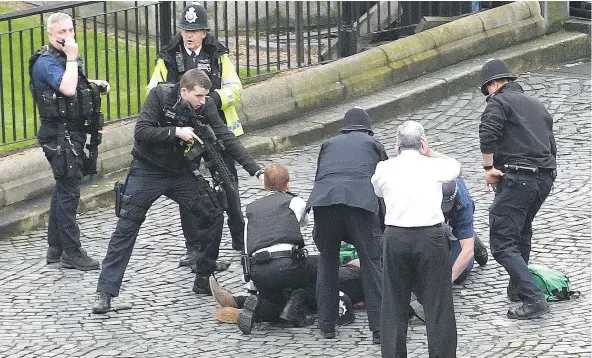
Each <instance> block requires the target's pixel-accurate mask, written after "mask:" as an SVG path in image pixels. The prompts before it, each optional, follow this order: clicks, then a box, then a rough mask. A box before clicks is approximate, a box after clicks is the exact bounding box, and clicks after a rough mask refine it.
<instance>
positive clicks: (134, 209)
mask: <svg viewBox="0 0 592 358" xmlns="http://www.w3.org/2000/svg"><path fill="white" fill-rule="evenodd" d="M204 191H205V190H204V189H203V186H202V185H201V184H200V183H199V180H198V179H197V178H196V177H195V176H194V175H193V174H191V173H190V172H185V173H183V174H171V173H167V172H163V171H162V170H155V169H154V168H152V167H150V166H147V165H145V164H143V163H141V162H139V161H137V160H135V161H134V162H132V168H131V170H130V174H129V177H128V179H127V184H126V187H125V191H124V195H125V196H127V197H128V198H129V199H128V200H127V202H124V203H123V204H122V206H121V211H120V218H119V220H118V221H117V226H116V228H115V232H113V235H111V240H110V241H109V246H108V248H107V254H106V255H105V259H104V260H103V264H102V267H101V274H100V276H99V283H98V285H97V291H99V292H106V293H109V294H110V295H112V296H118V295H119V289H120V287H121V283H122V281H123V275H124V273H125V269H126V267H127V265H128V263H129V260H130V257H131V255H132V250H133V248H134V245H135V243H136V237H137V236H138V232H139V231H140V226H141V225H142V223H143V222H144V219H145V216H146V212H147V211H148V209H150V207H151V206H152V204H153V203H154V202H155V201H156V199H158V198H159V197H161V196H162V195H165V196H167V197H169V198H170V199H172V200H174V201H176V202H177V203H179V204H180V205H184V206H186V207H188V208H189V209H190V210H191V211H192V212H193V213H194V214H195V215H196V217H197V218H198V220H197V225H198V226H199V227H200V228H204V227H214V225H213V223H218V225H216V226H215V227H219V228H220V229H219V230H217V231H211V232H210V235H211V236H210V237H208V238H205V237H204V238H202V240H204V241H205V240H206V239H207V240H212V241H216V240H217V241H218V242H219V240H220V237H221V236H222V226H221V223H222V220H223V218H224V217H223V215H222V210H221V209H220V207H219V205H218V204H217V202H215V198H214V194H213V193H206V192H204ZM210 191H211V189H210ZM162 224H163V225H168V223H166V222H163V223H162ZM215 267H216V261H215V260H214V262H213V264H212V263H211V262H206V263H204V262H198V274H201V275H202V276H207V275H210V274H211V273H212V272H214V269H215Z"/></svg>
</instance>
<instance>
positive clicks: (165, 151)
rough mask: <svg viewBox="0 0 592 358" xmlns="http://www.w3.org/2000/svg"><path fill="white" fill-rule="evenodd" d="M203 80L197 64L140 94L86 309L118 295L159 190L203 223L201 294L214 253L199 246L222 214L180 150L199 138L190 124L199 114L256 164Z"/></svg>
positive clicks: (212, 242) (250, 166)
mask: <svg viewBox="0 0 592 358" xmlns="http://www.w3.org/2000/svg"><path fill="white" fill-rule="evenodd" d="M211 86H212V83H211V81H210V79H209V78H208V76H207V75H206V74H205V73H204V72H203V71H202V70H198V69H192V70H189V71H187V72H186V73H185V74H184V75H183V77H181V81H180V82H179V83H178V84H159V85H158V86H156V88H154V89H153V90H152V91H150V93H149V95H148V97H147V98H146V103H145V104H144V107H143V108H142V110H141V112H140V116H139V119H138V122H137V124H136V128H135V131H134V148H133V150H132V155H133V161H132V164H131V168H130V174H129V176H128V178H127V179H126V184H125V189H123V195H122V196H121V201H122V204H121V208H120V210H118V212H117V216H118V217H119V221H118V222H117V227H116V229H115V232H114V233H113V235H112V236H111V241H110V242H109V248H108V250H107V255H106V256H105V259H104V260H103V265H102V270H101V275H100V277H99V282H98V285H97V293H98V295H97V300H96V302H95V305H94V306H93V313H105V312H107V311H108V310H109V309H110V307H111V297H115V296H117V295H118V294H119V289H120V287H121V282H122V280H123V274H124V272H125V269H126V266H127V263H128V262H129V259H130V257H131V254H132V250H133V247H134V243H135V241H136V237H137V235H138V231H139V230H140V226H141V224H142V223H143V222H144V219H145V216H146V212H147V211H148V209H149V208H150V206H151V205H152V203H154V201H156V199H158V198H159V197H160V196H162V195H166V196H167V197H169V198H171V199H172V200H174V201H176V202H177V203H178V204H180V205H183V206H185V207H186V208H187V209H188V210H190V211H191V213H192V214H194V215H195V217H196V218H197V221H198V222H197V224H198V227H200V229H203V232H204V235H203V237H202V239H201V240H202V241H201V243H200V252H198V260H197V262H196V264H197V275H196V278H195V284H194V287H193V291H194V292H196V293H201V294H204V293H209V284H208V276H209V275H211V274H212V273H213V272H214V269H215V267H216V259H217V254H216V255H215V256H216V257H213V258H212V259H211V260H208V259H207V255H206V253H205V252H206V251H209V250H212V248H214V249H217V246H216V245H219V243H220V240H221V238H222V220H223V219H224V216H223V211H222V207H221V205H220V203H219V201H218V199H217V197H216V194H215V193H214V191H213V190H212V188H211V187H210V185H209V183H208V182H207V180H206V179H205V178H204V177H203V176H201V174H199V171H198V170H197V169H196V166H195V165H194V164H195V163H193V162H191V161H189V160H187V157H186V155H185V153H186V152H189V153H191V152H192V151H191V150H189V148H190V147H196V146H198V144H197V143H196V142H199V143H203V141H202V138H200V137H198V136H197V134H196V133H195V132H194V128H198V126H197V125H196V124H193V125H192V123H193V122H195V123H197V120H199V122H201V123H200V124H201V125H209V126H210V127H211V131H213V132H214V133H213V134H215V137H216V138H217V140H219V141H221V142H222V143H223V145H224V147H225V148H226V149H225V150H227V151H228V152H229V153H230V154H231V155H233V157H236V158H238V159H237V160H238V161H239V163H241V164H242V165H243V166H244V167H245V169H247V171H248V172H249V173H251V175H255V173H256V172H257V171H259V170H260V169H261V168H260V167H259V165H258V164H257V163H256V162H255V161H254V160H253V158H252V157H251V156H250V155H249V153H248V152H247V150H246V149H245V148H244V147H243V146H242V145H241V144H240V142H239V141H238V139H237V138H236V137H235V136H234V135H233V134H232V133H231V132H229V131H228V129H227V128H226V125H225V124H224V122H223V121H222V120H221V119H220V117H219V116H218V110H217V109H216V105H215V104H214V102H213V101H212V100H211V99H210V98H208V97H206V96H207V94H208V92H209V90H210V87H211ZM188 119H190V120H188ZM196 119H197V120H196ZM204 140H205V137H204ZM163 224H165V225H166V224H168V223H163ZM200 253H201V255H200ZM216 253H217V250H216Z"/></svg>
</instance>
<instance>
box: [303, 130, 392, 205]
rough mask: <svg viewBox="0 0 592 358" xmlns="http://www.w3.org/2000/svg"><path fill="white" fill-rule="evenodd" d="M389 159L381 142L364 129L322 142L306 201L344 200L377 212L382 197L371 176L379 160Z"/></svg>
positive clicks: (321, 202) (340, 201)
mask: <svg viewBox="0 0 592 358" xmlns="http://www.w3.org/2000/svg"><path fill="white" fill-rule="evenodd" d="M386 159H388V156H387V154H386V151H385V150H384V147H383V146H382V144H380V143H379V142H378V141H377V140H376V139H374V138H373V137H371V136H369V135H368V134H366V133H363V132H356V131H354V132H348V133H346V134H341V135H339V136H337V137H333V138H331V139H329V140H328V141H326V142H325V143H323V145H322V146H321V152H320V153H319V158H318V163H317V173H316V176H315V183H314V187H313V189H312V192H311V193H310V197H309V198H308V203H307V204H306V207H307V209H309V208H311V207H315V206H330V205H335V204H344V205H347V206H351V207H355V208H361V209H364V210H368V211H371V212H373V213H376V214H378V212H379V201H378V198H377V197H376V194H374V188H373V187H372V183H371V182H370V178H372V175H373V174H374V171H375V170H376V164H378V162H380V161H381V160H386Z"/></svg>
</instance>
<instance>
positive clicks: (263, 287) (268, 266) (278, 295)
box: [251, 257, 317, 322]
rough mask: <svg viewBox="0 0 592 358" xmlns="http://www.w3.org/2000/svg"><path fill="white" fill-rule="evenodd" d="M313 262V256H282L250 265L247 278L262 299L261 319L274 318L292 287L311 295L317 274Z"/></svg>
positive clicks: (308, 295)
mask: <svg viewBox="0 0 592 358" xmlns="http://www.w3.org/2000/svg"><path fill="white" fill-rule="evenodd" d="M315 261H316V258H314V257H306V258H302V259H292V258H287V257H286V258H278V259H272V260H271V261H269V262H266V263H262V264H254V265H252V266H251V280H252V281H253V284H255V287H257V291H258V292H259V297H261V299H262V300H263V303H262V307H261V317H260V320H261V321H266V322H274V321H277V320H278V319H279V316H280V314H281V313H282V310H283V309H284V306H285V305H286V303H287V301H288V299H289V298H290V293H291V292H292V291H294V290H296V289H299V288H302V289H304V290H305V296H306V297H314V289H315V282H316V274H317V270H316V262H315ZM309 306H310V305H309Z"/></svg>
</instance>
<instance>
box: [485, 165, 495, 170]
mask: <svg viewBox="0 0 592 358" xmlns="http://www.w3.org/2000/svg"><path fill="white" fill-rule="evenodd" d="M483 169H485V171H488V170H491V169H493V165H484V166H483Z"/></svg>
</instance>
